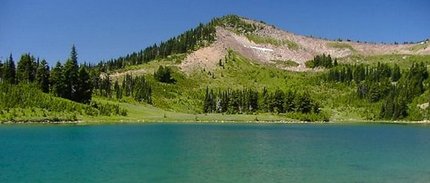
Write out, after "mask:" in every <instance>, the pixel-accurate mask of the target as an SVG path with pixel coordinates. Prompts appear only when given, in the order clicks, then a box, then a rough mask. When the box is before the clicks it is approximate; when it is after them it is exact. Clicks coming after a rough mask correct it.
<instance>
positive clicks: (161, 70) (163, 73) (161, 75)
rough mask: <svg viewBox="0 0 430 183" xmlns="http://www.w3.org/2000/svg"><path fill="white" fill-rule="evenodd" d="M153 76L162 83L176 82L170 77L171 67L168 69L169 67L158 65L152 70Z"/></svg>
mask: <svg viewBox="0 0 430 183" xmlns="http://www.w3.org/2000/svg"><path fill="white" fill-rule="evenodd" d="M154 78H155V79H156V80H158V81H160V82H163V83H175V82H176V80H175V79H174V78H172V69H170V67H163V66H160V67H158V70H157V71H156V72H154Z"/></svg>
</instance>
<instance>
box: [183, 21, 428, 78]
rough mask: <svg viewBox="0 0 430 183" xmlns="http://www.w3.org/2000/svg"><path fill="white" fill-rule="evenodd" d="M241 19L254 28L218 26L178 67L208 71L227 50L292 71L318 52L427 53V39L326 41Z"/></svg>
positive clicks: (334, 54)
mask: <svg viewBox="0 0 430 183" xmlns="http://www.w3.org/2000/svg"><path fill="white" fill-rule="evenodd" d="M241 21H242V22H241V23H243V24H250V25H253V26H254V27H257V28H256V30H254V31H253V32H251V33H250V32H246V33H243V32H240V30H237V29H236V28H235V27H231V26H218V27H217V28H216V41H215V42H214V43H213V44H211V45H210V46H207V47H204V48H201V49H199V50H197V51H194V52H192V53H191V54H189V55H188V56H187V57H186V58H185V60H184V61H183V62H182V64H181V65H180V68H181V69H182V70H183V71H185V72H190V71H192V70H194V69H197V68H205V69H209V70H211V68H214V67H215V66H216V65H217V64H218V63H219V62H220V60H221V61H222V60H223V59H224V57H225V55H226V54H227V51H228V50H229V49H231V50H233V51H235V52H238V53H240V54H241V55H243V56H245V57H247V58H250V59H251V60H253V61H255V62H261V63H265V64H275V65H276V66H277V67H279V68H282V69H287V70H293V71H306V70H307V68H306V67H305V62H306V61H308V60H310V59H312V58H313V57H314V56H316V55H320V54H330V55H331V56H332V57H336V58H341V57H347V56H351V55H364V56H368V55H387V54H414V55H415V54H418V55H428V54H430V43H429V41H425V42H420V43H416V44H396V45H395V44H370V43H358V42H347V41H343V42H340V41H329V40H323V39H317V38H312V37H307V36H302V35H297V34H293V33H290V32H287V31H284V30H281V29H278V28H276V27H274V26H270V25H267V24H264V23H261V22H257V21H254V20H250V19H245V18H241ZM287 61H293V62H296V63H297V66H285V65H284V64H282V62H287ZM279 63H281V64H279Z"/></svg>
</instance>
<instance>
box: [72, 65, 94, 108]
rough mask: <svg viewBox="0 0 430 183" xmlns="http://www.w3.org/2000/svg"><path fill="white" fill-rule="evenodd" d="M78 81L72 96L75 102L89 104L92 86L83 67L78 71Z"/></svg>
mask: <svg viewBox="0 0 430 183" xmlns="http://www.w3.org/2000/svg"><path fill="white" fill-rule="evenodd" d="M78 76H79V81H78V83H77V87H76V92H75V94H74V96H75V101H77V102H81V103H90V102H91V94H92V89H93V87H92V84H91V80H90V75H89V73H88V71H87V69H86V67H85V66H82V67H81V68H80V69H79V75H78Z"/></svg>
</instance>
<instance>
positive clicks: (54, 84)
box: [49, 62, 66, 98]
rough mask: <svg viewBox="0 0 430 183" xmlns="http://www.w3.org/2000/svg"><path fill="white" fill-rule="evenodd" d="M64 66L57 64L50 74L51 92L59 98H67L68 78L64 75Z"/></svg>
mask: <svg viewBox="0 0 430 183" xmlns="http://www.w3.org/2000/svg"><path fill="white" fill-rule="evenodd" d="M63 69H64V68H63V65H61V63H60V62H57V64H56V65H55V67H54V68H53V69H52V71H51V74H50V79H49V80H50V82H51V92H52V93H53V94H54V95H55V96H58V97H62V98H65V97H66V78H65V76H64V74H63Z"/></svg>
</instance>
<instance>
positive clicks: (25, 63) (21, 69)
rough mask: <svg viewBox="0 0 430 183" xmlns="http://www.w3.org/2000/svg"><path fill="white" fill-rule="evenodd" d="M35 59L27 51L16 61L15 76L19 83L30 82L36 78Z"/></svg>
mask: <svg viewBox="0 0 430 183" xmlns="http://www.w3.org/2000/svg"><path fill="white" fill-rule="evenodd" d="M36 67H37V66H36V59H35V58H34V57H33V56H31V55H30V54H29V53H26V54H23V55H22V56H21V59H20V60H19V62H18V66H17V69H16V78H17V81H18V82H21V83H31V82H33V81H34V79H35V78H36V77H35V76H36Z"/></svg>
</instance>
